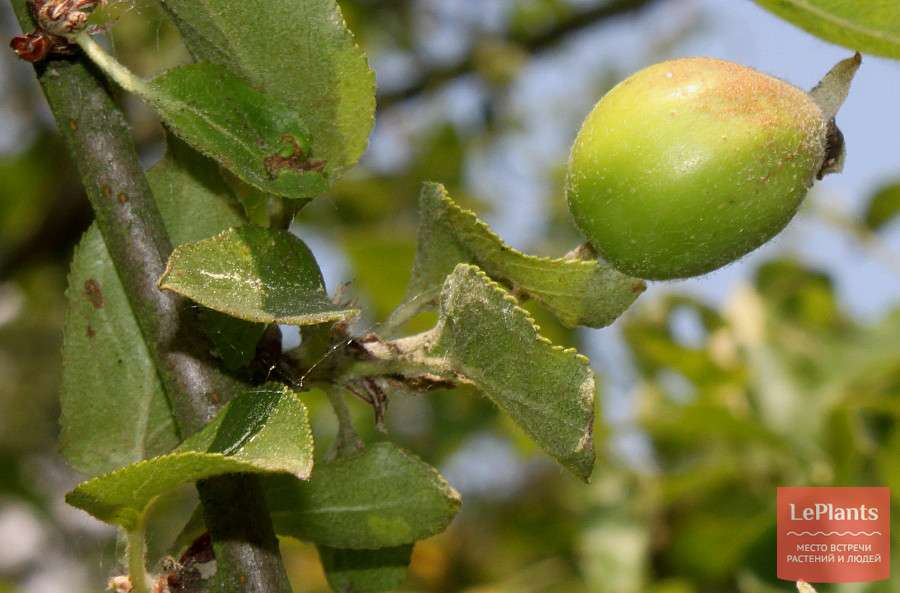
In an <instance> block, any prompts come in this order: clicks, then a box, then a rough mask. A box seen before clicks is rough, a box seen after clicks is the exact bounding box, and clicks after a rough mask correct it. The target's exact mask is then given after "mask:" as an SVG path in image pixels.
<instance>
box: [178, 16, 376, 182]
mask: <svg viewBox="0 0 900 593" xmlns="http://www.w3.org/2000/svg"><path fill="white" fill-rule="evenodd" d="M163 4H164V6H165V8H166V9H167V10H168V11H169V13H170V14H171V15H172V17H173V19H174V21H175V23H176V24H177V26H178V28H179V29H180V30H181V33H182V37H183V38H184V41H185V43H186V44H187V47H188V49H189V50H190V51H191V53H192V54H193V55H194V57H195V58H196V59H197V60H198V61H204V62H212V63H215V64H221V65H224V66H227V67H228V68H231V69H232V70H233V71H234V72H235V73H236V74H238V75H239V76H240V77H242V78H244V79H246V80H248V81H250V82H251V83H252V84H253V85H254V86H255V87H258V88H260V89H262V90H263V91H265V93H266V94H268V95H271V96H272V97H274V98H275V99H276V100H278V101H280V102H281V103H283V104H285V105H287V106H288V107H289V108H290V109H291V110H293V111H294V112H295V113H297V114H298V115H299V116H300V117H301V118H302V119H303V122H304V123H305V124H306V128H307V129H308V130H309V132H310V134H311V135H312V153H313V155H314V156H315V157H316V158H317V159H322V160H324V161H325V170H326V172H327V173H328V174H329V176H330V177H332V176H333V174H334V173H336V172H339V171H341V170H343V169H346V168H348V167H350V166H352V165H353V164H355V163H356V161H357V160H359V157H360V156H361V155H362V153H363V151H364V150H365V148H366V145H367V143H368V138H369V133H370V132H371V130H372V126H373V125H374V122H375V117H374V114H375V75H374V73H373V72H372V70H371V69H370V68H369V65H368V62H367V61H366V56H365V53H364V52H363V51H362V50H361V49H360V48H359V47H358V46H357V45H356V42H355V41H354V39H353V34H352V33H351V32H350V31H349V29H347V26H346V23H345V22H344V18H343V16H342V15H341V11H340V8H339V7H338V4H337V2H336V1H335V0H304V1H303V2H295V1H292V0H243V1H242V2H232V1H230V0H164V1H163Z"/></svg>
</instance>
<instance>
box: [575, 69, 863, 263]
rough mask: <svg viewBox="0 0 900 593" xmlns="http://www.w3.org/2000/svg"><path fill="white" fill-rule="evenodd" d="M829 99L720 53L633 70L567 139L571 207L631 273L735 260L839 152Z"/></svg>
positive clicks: (785, 217)
mask: <svg viewBox="0 0 900 593" xmlns="http://www.w3.org/2000/svg"><path fill="white" fill-rule="evenodd" d="M854 59H855V60H856V61H855V64H852V65H851V66H852V71H851V72H850V76H849V78H852V73H853V72H855V71H856V67H857V66H858V64H859V61H858V57H857V58H854ZM842 64H843V63H842ZM837 68H838V67H836V68H835V70H837ZM832 72H834V70H833V71H832ZM829 76H831V75H829ZM827 79H828V77H826V80H827ZM824 82H825V81H823V83H824ZM846 87H849V80H847V81H846ZM846 87H844V91H843V92H844V94H843V95H842V96H840V97H839V101H837V106H839V104H840V101H842V100H843V98H844V97H846ZM829 98H833V97H830V96H826V97H825V99H826V101H825V102H823V101H821V100H820V101H819V102H818V103H817V101H816V100H814V97H813V96H811V95H810V94H807V93H806V92H804V91H802V90H800V89H798V88H796V87H794V86H792V85H790V84H788V83H786V82H783V81H781V80H778V79H776V78H773V77H771V76H767V75H765V74H762V73H760V72H757V71H756V70H753V69H751V68H747V67H745V66H741V65H739V64H735V63H732V62H726V61H723V60H715V59H709V58H685V59H679V60H672V61H668V62H662V63H660V64H656V65H654V66H650V67H649V68H646V69H644V70H641V71H640V72H638V73H636V74H634V75H632V76H631V77H629V78H627V79H626V80H624V81H623V82H621V83H620V84H618V85H617V86H616V87H615V88H613V89H612V90H611V91H610V92H609V93H607V94H606V96H604V97H603V98H602V99H601V100H600V102H599V103H597V105H596V106H595V107H594V109H593V111H592V112H591V113H590V115H588V117H587V119H586V120H585V122H584V124H583V126H582V128H581V131H580V132H579V134H578V137H577V139H576V140H575V145H574V146H573V148H572V154H571V157H570V160H569V169H568V179H567V187H566V193H567V197H568V202H569V209H570V210H571V212H572V216H573V217H574V219H575V222H576V224H577V225H578V227H579V228H580V229H581V230H582V232H584V234H585V235H586V237H587V239H588V241H589V242H590V244H591V245H592V246H593V247H594V249H596V250H597V252H599V253H600V254H601V255H602V256H603V257H604V258H605V259H606V260H607V261H609V262H610V263H611V264H612V265H613V266H615V267H616V268H618V269H619V270H620V271H622V272H625V273H627V274H630V275H632V276H636V277H639V278H647V279H671V278H684V277H689V276H696V275H699V274H703V273H706V272H709V271H712V270H715V269H716V268H719V267H721V266H724V265H726V264H728V263H730V262H733V261H735V260H736V259H738V258H740V257H741V256H743V255H744V254H746V253H748V252H750V251H752V250H754V249H756V248H757V247H759V246H760V245H762V244H763V243H765V242H766V241H768V240H769V239H771V238H772V237H774V236H775V235H776V234H777V233H778V232H780V231H781V230H782V229H783V228H784V227H785V225H787V223H788V221H790V220H791V218H792V217H793V216H794V214H795V213H796V211H797V208H798V207H799V206H800V203H801V202H802V201H803V198H804V196H806V193H807V191H808V190H809V188H810V186H811V185H812V183H813V180H814V179H815V178H816V176H817V175H821V174H822V173H824V172H828V168H829V167H830V166H832V165H833V164H834V163H833V161H835V160H837V157H838V155H840V154H842V153H841V150H842V147H843V144H842V137H841V135H840V132H839V131H838V130H837V128H836V127H835V126H834V123H833V116H834V114H833V113H828V102H827V100H828V99H829ZM832 102H833V101H832ZM820 105H822V106H820ZM823 106H824V109H825V110H823ZM834 111H836V106H835V108H834Z"/></svg>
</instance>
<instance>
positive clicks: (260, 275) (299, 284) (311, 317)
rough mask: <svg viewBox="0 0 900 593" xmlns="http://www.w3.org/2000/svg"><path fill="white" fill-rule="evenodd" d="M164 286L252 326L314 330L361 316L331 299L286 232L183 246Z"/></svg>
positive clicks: (253, 232)
mask: <svg viewBox="0 0 900 593" xmlns="http://www.w3.org/2000/svg"><path fill="white" fill-rule="evenodd" d="M160 287H161V288H164V289H166V290H172V291H174V292H177V293H178V294H181V295H183V296H186V297H188V298H189V299H192V300H194V301H196V302H198V303H200V304H201V305H203V306H205V307H209V308H210V309H213V310H215V311H219V312H221V313H225V314H227V315H231V316H233V317H238V318H240V319H246V320H248V321H259V322H264V323H285V324H289V325H312V324H317V323H326V322H333V321H341V320H346V319H351V318H353V317H355V316H356V315H357V314H358V313H359V312H358V311H357V310H355V309H347V308H343V307H339V306H337V305H335V304H334V303H332V302H331V301H330V300H329V299H328V295H327V294H326V292H325V284H324V280H323V279H322V273H321V271H319V266H318V265H317V264H316V260H315V258H314V257H313V254H312V252H310V250H309V248H308V247H307V246H306V244H305V243H303V241H301V240H300V239H298V238H297V237H295V236H294V235H292V234H291V233H289V232H287V231H281V230H274V229H264V228H259V227H253V226H244V227H239V228H234V229H229V230H227V231H225V232H223V233H220V234H219V235H216V236H215V237H212V238H209V239H205V240H203V241H197V242H195V243H189V244H186V245H182V246H179V247H178V248H176V249H175V251H174V252H173V253H172V256H171V257H170V258H169V264H168V267H167V268H166V272H165V273H164V274H163V277H162V278H161V279H160Z"/></svg>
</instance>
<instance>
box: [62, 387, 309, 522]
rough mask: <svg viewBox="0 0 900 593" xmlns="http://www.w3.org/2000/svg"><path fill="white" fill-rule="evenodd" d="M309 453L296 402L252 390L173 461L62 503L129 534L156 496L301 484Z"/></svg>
mask: <svg viewBox="0 0 900 593" xmlns="http://www.w3.org/2000/svg"><path fill="white" fill-rule="evenodd" d="M123 411H125V412H126V413H127V410H123ZM312 448H313V444H312V433H311V431H310V428H309V420H308V418H307V412H306V407H305V406H304V405H303V403H302V402H301V401H300V398H299V397H298V395H297V394H296V393H294V392H292V391H290V390H288V389H287V388H286V387H283V386H280V385H274V384H273V385H268V386H264V387H259V388H252V389H248V390H247V391H246V392H245V393H243V394H241V395H239V396H238V397H237V398H235V399H234V400H232V401H230V402H229V403H228V404H226V405H225V406H224V407H223V408H222V410H221V412H219V414H218V415H217V416H216V417H215V418H214V419H213V420H212V421H211V422H210V423H209V424H208V425H207V426H205V427H204V428H203V430H201V431H200V432H198V433H197V434H195V435H193V436H192V437H190V438H189V439H187V440H186V441H184V442H183V443H182V444H181V445H180V446H179V447H178V448H177V449H175V450H174V451H173V452H172V453H170V454H168V455H163V456H160V457H154V458H153V459H148V460H145V461H140V462H138V463H135V464H132V465H129V466H127V467H124V468H122V469H119V470H116V471H114V472H112V473H108V474H104V475H102V476H99V477H96V478H93V479H92V480H89V481H87V482H83V483H82V484H80V485H79V486H78V487H77V488H76V489H75V490H73V491H72V492H70V493H69V494H68V495H67V496H66V502H68V503H69V504H71V505H72V506H75V507H78V508H80V509H82V510H85V511H87V512H88V513H90V514H91V515H93V516H94V517H96V518H98V519H100V520H101V521H106V522H107V523H113V524H116V525H120V526H122V527H124V528H125V529H126V530H131V529H134V527H135V526H136V525H137V523H138V522H139V521H140V518H141V517H142V516H143V514H144V512H145V510H146V509H147V507H148V506H149V505H150V504H151V503H152V502H153V501H154V500H155V499H156V498H157V497H158V496H160V495H162V494H165V493H166V492H169V491H170V490H173V489H175V488H177V487H179V486H182V485H184V484H188V483H191V482H195V481H197V480H203V479H206V478H211V477H214V476H218V475H223V474H231V473H260V474H262V473H285V474H290V475H292V476H294V477H296V478H299V479H305V478H307V477H308V476H309V474H310V471H311V470H312V463H313V461H312V460H313V458H312Z"/></svg>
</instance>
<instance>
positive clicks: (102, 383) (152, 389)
mask: <svg viewBox="0 0 900 593" xmlns="http://www.w3.org/2000/svg"><path fill="white" fill-rule="evenodd" d="M66 296H67V298H68V301H69V305H68V311H67V313H66V322H65V327H64V330H63V335H64V342H63V377H62V394H61V406H62V411H61V418H60V424H61V428H62V433H61V435H60V448H61V450H62V454H63V455H64V456H65V458H66V460H67V461H68V462H69V463H70V464H71V465H72V467H73V468H75V469H76V470H78V471H80V472H82V473H85V474H88V475H96V474H100V473H103V472H107V471H111V470H113V469H115V468H117V467H121V466H123V465H127V464H129V463H133V462H135V461H139V460H141V459H144V458H145V457H152V456H154V455H159V454H162V453H164V452H166V451H170V450H171V449H172V448H173V447H175V446H176V445H177V444H178V440H179V439H178V431H177V430H176V428H175V424H174V422H173V420H172V413H171V410H170V409H169V404H168V401H167V400H166V394H165V392H164V391H163V388H162V384H161V383H160V381H159V377H158V376H157V373H156V368H155V367H154V365H153V361H152V360H151V359H150V353H149V351H148V349H147V345H146V344H145V343H144V338H143V335H142V334H141V330H140V328H139V327H138V324H137V320H136V319H135V316H134V313H133V312H132V310H131V305H130V304H129V303H128V299H127V298H126V296H125V289H124V288H123V287H122V283H121V282H120V281H119V276H118V275H117V274H116V270H115V268H114V267H113V265H112V261H111V260H110V258H109V253H108V252H107V250H106V244H105V243H104V242H103V237H102V236H101V235H100V231H99V229H97V227H96V225H94V226H92V227H91V229H90V230H89V231H88V232H87V233H86V234H85V235H84V238H82V240H81V243H80V244H79V245H78V247H77V248H76V250H75V256H74V258H73V260H72V267H71V270H70V272H69V289H68V291H67V292H66Z"/></svg>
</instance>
